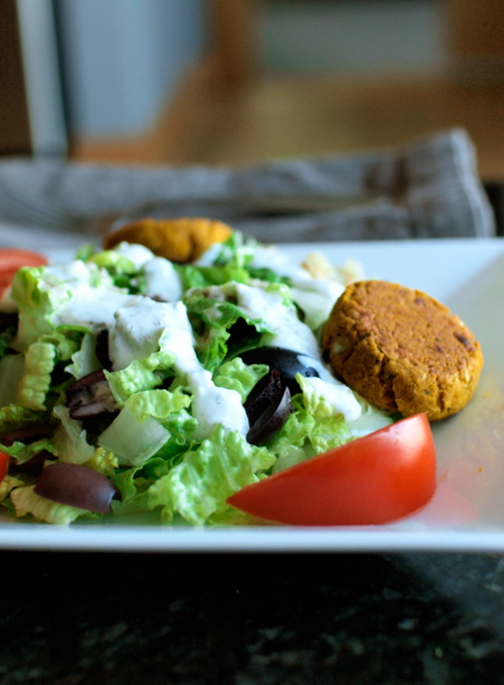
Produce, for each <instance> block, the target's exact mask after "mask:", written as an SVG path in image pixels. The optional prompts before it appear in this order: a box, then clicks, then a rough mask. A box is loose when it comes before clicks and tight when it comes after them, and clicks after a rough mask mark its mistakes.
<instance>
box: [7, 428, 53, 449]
mask: <svg viewBox="0 0 504 685" xmlns="http://www.w3.org/2000/svg"><path fill="white" fill-rule="evenodd" d="M56 428H57V425H56V424H53V423H42V424H38V425H35V426H25V427H24V428H18V429H17V430H13V431H9V432H8V433H4V434H3V435H2V436H1V437H0V443H1V444H2V445H6V446H7V447H10V445H13V444H14V443H15V442H22V443H23V444H24V445H30V444H31V443H32V442H37V440H43V439H44V438H52V436H53V435H54V432H55V430H56Z"/></svg>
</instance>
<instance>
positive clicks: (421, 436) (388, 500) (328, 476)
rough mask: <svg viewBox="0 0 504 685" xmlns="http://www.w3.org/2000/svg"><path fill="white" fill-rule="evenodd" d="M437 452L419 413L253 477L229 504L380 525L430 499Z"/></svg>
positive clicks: (296, 519)
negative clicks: (252, 481)
mask: <svg viewBox="0 0 504 685" xmlns="http://www.w3.org/2000/svg"><path fill="white" fill-rule="evenodd" d="M436 469H437V458H436V448H435V444H434V438H433V436H432V431H431V428H430V425H429V422H428V420H427V417H426V416H425V414H416V415H415V416H411V417H408V418H406V419H403V420H401V421H398V422H397V423H394V424H392V425H390V426H387V427H386V428H382V429H381V430H379V431H376V432H375V433H370V434H369V435H366V436H364V437H362V438H357V439H356V440H352V441H351V442H348V443H346V444H345V445H342V446H341V447H338V448H336V449H334V450H331V451H330V452H326V453H325V454H321V455H319V456H316V457H313V458H312V459H309V460H308V461H305V462H302V463H301V464H296V466H293V467H291V468H289V469H286V470H285V471H280V472H279V473H276V474H274V475H272V476H270V477H268V478H264V479H263V480H261V481H259V482H257V483H253V484H252V485H247V486H246V487H244V488H242V490H239V491H238V492H237V493H235V494H234V495H232V496H231V497H229V498H228V500H227V502H228V504H231V505H232V506H234V507H236V508H237V509H240V510H241V511H244V512H246V513H248V514H251V515H253V516H256V517H258V518H261V519H266V520H268V521H272V522H277V523H284V524H289V525H301V526H335V525H374V524H381V523H387V522H389V521H393V520H396V519H399V518H402V517H403V516H406V515H407V514H410V513H412V512H414V511H416V510H417V509H419V508H420V507H422V506H423V505H425V504H426V503H427V502H428V501H429V500H430V499H431V497H432V495H433V494H434V491H435V488H436Z"/></svg>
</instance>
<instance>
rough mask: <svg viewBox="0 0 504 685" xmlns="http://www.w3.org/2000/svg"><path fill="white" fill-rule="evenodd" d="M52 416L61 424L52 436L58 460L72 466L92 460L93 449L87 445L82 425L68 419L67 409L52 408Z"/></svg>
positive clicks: (61, 407) (60, 407)
mask: <svg viewBox="0 0 504 685" xmlns="http://www.w3.org/2000/svg"><path fill="white" fill-rule="evenodd" d="M53 415H54V416H55V417H56V418H57V419H59V421H60V422H61V423H60V425H59V427H58V428H57V430H56V432H55V434H54V436H53V441H54V445H55V447H56V454H57V455H58V456H59V459H60V460H61V461H65V462H70V463H72V464H84V463H85V462H87V461H89V460H90V459H92V458H93V456H94V453H95V448H94V447H93V446H92V445H90V444H89V443H88V441H87V432H86V430H85V429H84V428H83V427H82V423H81V422H80V421H75V419H72V418H71V417H70V414H69V412H68V407H64V406H63V405H58V406H57V407H54V409H53Z"/></svg>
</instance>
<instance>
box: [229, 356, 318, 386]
mask: <svg viewBox="0 0 504 685" xmlns="http://www.w3.org/2000/svg"><path fill="white" fill-rule="evenodd" d="M239 356H240V357H241V358H242V359H243V361H244V362H245V364H267V365H268V366H269V367H270V369H277V371H279V372H280V374H281V376H282V382H283V384H284V385H287V387H288V388H289V390H290V392H291V394H292V395H295V394H296V393H298V392H300V388H299V385H298V383H297V382H296V378H295V377H296V374H297V373H300V374H301V375H302V376H307V377H310V376H319V375H320V373H319V371H318V368H319V367H320V362H319V361H318V360H316V359H313V357H310V356H308V355H306V354H302V353H301V352H294V351H293V350H286V349H284V348H283V347H256V348H255V349H252V350H247V351H246V352H242V353H241V354H240V355H239Z"/></svg>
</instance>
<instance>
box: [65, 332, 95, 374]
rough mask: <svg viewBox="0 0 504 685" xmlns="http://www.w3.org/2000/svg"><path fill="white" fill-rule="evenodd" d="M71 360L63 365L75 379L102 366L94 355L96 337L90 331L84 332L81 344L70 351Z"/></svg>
mask: <svg viewBox="0 0 504 685" xmlns="http://www.w3.org/2000/svg"><path fill="white" fill-rule="evenodd" d="M71 360H72V363H71V364H68V365H67V366H66V367H65V371H66V372H67V373H69V374H71V375H72V376H73V377H74V378H76V379H79V378H83V377H84V376H87V375H88V373H92V372H93V371H98V370H99V369H101V368H102V364H101V363H100V361H99V360H98V357H97V356H96V338H95V336H94V335H93V334H92V333H85V334H84V335H83V336H82V342H81V346H80V347H79V349H77V350H75V351H74V352H73V353H72V355H71Z"/></svg>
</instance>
